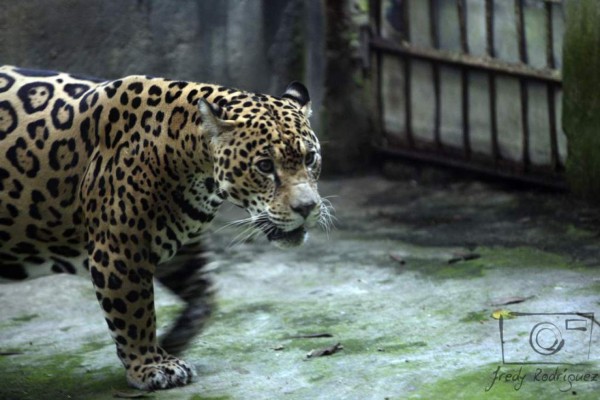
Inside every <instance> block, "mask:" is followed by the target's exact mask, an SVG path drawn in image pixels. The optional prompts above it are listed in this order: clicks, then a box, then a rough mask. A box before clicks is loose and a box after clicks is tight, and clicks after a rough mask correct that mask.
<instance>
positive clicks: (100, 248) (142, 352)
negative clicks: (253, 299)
mask: <svg viewBox="0 0 600 400" xmlns="http://www.w3.org/2000/svg"><path fill="white" fill-rule="evenodd" d="M309 114H310V100H309V95H308V92H307V90H306V88H305V87H304V86H302V85H301V84H299V83H292V84H290V86H288V88H287V90H286V91H285V93H284V94H283V96H282V97H273V96H268V95H262V94H254V93H248V92H244V91H240V90H236V89H229V88H225V87H221V86H218V85H210V84H201V83H191V82H182V81H172V80H167V79H161V78H151V77H144V76H131V77H126V78H123V79H119V80H115V81H101V80H95V79H89V78H84V77H77V76H74V75H69V74H65V73H57V72H47V71H32V70H26V69H21V68H15V67H2V68H0V154H1V155H2V157H1V158H0V276H1V277H4V278H9V279H25V278H28V277H32V276H37V275H42V274H46V273H49V272H66V273H78V272H79V271H83V272H85V273H86V274H89V276H91V279H92V282H93V285H94V287H95V290H96V297H97V298H98V301H99V303H100V306H101V309H102V311H103V313H104V317H105V320H106V323H107V325H108V328H109V331H110V333H111V335H112V338H113V339H114V341H115V343H116V346H117V354H118V356H119V358H120V360H121V361H122V363H123V365H124V366H125V368H126V372H127V379H128V382H129V383H130V384H131V385H132V386H135V387H138V388H142V389H164V388H169V387H173V386H180V385H185V384H187V383H189V382H190V380H191V378H192V376H193V374H194V372H193V369H192V367H191V366H190V365H189V364H187V363H185V362H184V361H181V360H179V359H178V358H176V357H175V356H174V355H171V354H177V353H179V352H181V351H182V350H184V349H185V347H186V346H187V344H188V343H189V342H190V340H191V339H192V338H193V337H194V335H195V334H196V333H197V332H199V331H200V329H201V328H202V326H203V324H204V322H205V320H206V319H207V318H208V316H209V315H210V313H211V309H212V307H211V306H212V290H211V283H210V280H209V278H208V277H207V276H206V274H205V273H204V271H203V269H202V266H203V265H204V263H205V261H204V258H203V253H202V240H201V237H202V234H203V232H204V231H205V229H206V227H207V225H208V224H209V223H210V221H211V220H212V219H213V217H214V215H215V212H216V211H217V209H218V208H219V206H220V205H221V203H222V202H223V201H224V200H228V201H230V202H232V203H234V204H236V205H238V206H240V207H243V208H244V209H246V210H247V211H248V212H249V213H250V218H249V219H248V220H247V221H246V222H247V223H248V224H251V225H252V226H254V227H255V228H256V229H259V230H262V231H263V232H264V233H265V234H266V236H267V238H268V239H269V240H271V241H272V242H274V243H275V244H277V245H279V246H280V247H287V246H294V245H298V244H301V243H302V242H303V241H304V239H305V236H306V231H305V229H306V227H310V226H311V225H313V224H314V223H315V222H317V221H318V220H319V218H322V217H323V210H324V207H325V206H324V205H323V202H322V200H321V198H320V197H319V195H318V193H317V186H316V181H317V179H318V176H319V171H320V165H321V158H320V148H319V142H318V140H317V138H316V136H315V134H314V133H313V131H312V130H311V128H310V125H309V122H308V116H309ZM154 277H156V278H158V279H159V280H160V281H161V282H162V283H164V284H165V285H166V286H167V287H169V288H170V289H171V290H173V292H174V293H176V294H178V295H179V296H180V297H181V298H182V299H183V300H184V301H185V302H186V304H187V307H186V308H185V310H184V311H183V313H182V314H181V316H180V317H179V318H178V319H177V321H176V322H175V326H174V328H173V329H172V330H171V331H170V332H169V333H168V334H167V335H166V336H165V337H164V338H163V340H162V341H161V344H160V345H159V344H158V341H157V338H156V328H155V325H156V323H155V311H154V295H153V293H154V292H153V278H154Z"/></svg>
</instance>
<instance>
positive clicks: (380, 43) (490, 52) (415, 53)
mask: <svg viewBox="0 0 600 400" xmlns="http://www.w3.org/2000/svg"><path fill="white" fill-rule="evenodd" d="M382 1H383V0H370V10H371V11H370V12H371V15H370V17H371V27H370V28H369V29H368V32H369V34H367V31H363V32H362V34H361V36H362V37H363V39H368V40H367V43H368V44H367V45H364V47H363V51H362V57H363V60H364V63H365V68H369V67H370V66H371V63H372V60H371V57H373V59H374V64H375V66H376V91H377V107H378V113H379V118H380V120H379V122H380V126H381V127H382V128H384V123H383V94H382V59H383V55H393V56H398V57H400V58H402V60H403V63H402V69H403V74H404V77H405V79H404V81H405V85H404V89H403V90H404V96H405V102H404V103H405V110H404V111H405V118H406V120H405V129H406V132H405V136H406V141H402V142H400V143H398V140H396V141H394V140H393V139H392V140H387V141H386V140H384V141H383V142H384V143H385V144H384V143H378V144H377V145H376V148H377V149H379V150H381V151H383V152H384V153H387V154H396V155H399V156H402V157H405V158H409V159H413V160H420V161H426V162H433V163H436V164H442V165H449V166H454V167H459V168H464V169H468V170H472V171H476V172H480V173H486V174H491V175H494V176H498V177H503V178H512V179H517V180H521V181H523V182H527V183H534V184H539V185H543V186H548V187H553V188H560V189H564V188H565V187H566V186H565V183H564V180H563V171H564V166H563V165H562V164H561V162H560V157H559V152H558V138H557V135H558V129H557V123H556V107H555V97H556V92H557V91H558V90H560V89H561V86H562V78H561V72H560V71H559V70H557V69H556V61H555V55H554V48H553V40H554V29H553V22H552V20H553V13H554V12H555V8H556V7H562V1H561V0H536V1H540V2H544V3H545V5H544V7H545V20H546V21H545V24H546V43H547V48H546V66H545V68H542V69H539V68H534V67H532V66H531V65H529V64H528V61H529V57H528V52H527V41H526V38H525V26H524V11H523V8H524V0H514V12H515V22H516V32H517V40H518V49H519V60H520V63H509V62H506V61H503V60H501V59H499V58H497V56H496V51H495V40H494V20H495V16H494V0H485V24H486V36H487V37H486V55H485V56H484V57H478V56H474V55H472V54H470V52H469V42H468V34H467V18H466V1H465V0H429V11H430V15H429V19H430V35H431V43H432V44H433V46H432V47H431V48H423V47H417V46H414V45H413V44H411V42H410V26H409V23H410V21H409V18H408V15H409V9H408V7H409V4H410V2H409V1H407V0H404V1H402V9H401V10H402V12H401V14H402V28H403V29H402V32H400V35H401V39H402V40H401V41H391V40H389V39H385V38H383V37H382V35H381V4H382ZM440 1H454V2H455V4H456V11H457V14H458V21H459V30H460V44H461V51H460V52H448V51H444V50H440V49H439V43H440V38H439V26H438V23H437V21H438V20H439V19H438V15H437V13H438V4H439V2H440ZM496 1H498V0H496ZM501 1H507V0H501ZM413 59H416V60H423V61H427V62H429V63H430V64H431V65H432V71H433V75H432V76H433V89H434V95H435V99H434V141H433V142H432V143H429V142H427V143H418V146H417V144H416V143H415V138H414V135H413V131H412V101H411V84H412V83H411V69H412V65H411V60H413ZM441 65H444V66H451V67H454V68H458V69H460V71H461V99H460V101H461V102H462V110H463V112H462V129H463V133H462V134H463V138H462V148H449V147H448V146H444V145H442V142H441V138H440V121H441V117H440V109H441V94H440V66H441ZM471 70H478V71H483V72H485V73H487V76H488V88H489V100H490V101H489V104H490V107H489V112H490V127H491V128H490V136H491V149H490V154H487V155H481V154H473V152H472V150H471V131H470V124H469V100H470V94H469V76H470V71H471ZM499 75H503V76H509V77H513V78H514V79H517V80H518V81H519V88H520V99H519V100H520V107H521V116H522V120H521V126H522V135H521V137H522V141H523V142H522V148H523V152H522V155H521V159H520V160H519V161H518V162H515V161H511V160H507V159H503V158H502V156H501V153H500V146H499V141H498V123H499V121H498V110H497V92H496V89H497V88H496V85H497V82H496V77H497V76H499ZM531 81H536V82H541V83H543V84H544V85H545V86H546V91H547V100H548V120H549V132H548V134H549V135H550V146H551V148H550V155H551V165H548V166H545V167H542V166H534V165H532V164H531V161H530V156H529V151H530V143H529V140H530V126H529V121H528V113H529V101H530V99H529V90H528V82H531ZM383 134H384V138H386V139H391V138H390V137H389V136H390V135H389V134H388V133H386V132H385V130H384V132H383ZM386 142H387V143H386Z"/></svg>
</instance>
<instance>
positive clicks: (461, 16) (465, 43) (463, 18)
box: [456, 0, 469, 54]
mask: <svg viewBox="0 0 600 400" xmlns="http://www.w3.org/2000/svg"><path fill="white" fill-rule="evenodd" d="M456 8H457V11H458V26H459V30H460V48H461V50H462V52H463V53H466V54H469V35H468V33H467V9H466V5H465V0H456Z"/></svg>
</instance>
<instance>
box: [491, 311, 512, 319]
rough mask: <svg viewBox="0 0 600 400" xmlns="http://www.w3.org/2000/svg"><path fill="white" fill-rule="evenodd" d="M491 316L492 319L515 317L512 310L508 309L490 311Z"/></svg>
mask: <svg viewBox="0 0 600 400" xmlns="http://www.w3.org/2000/svg"><path fill="white" fill-rule="evenodd" d="M492 318H494V319H500V318H503V319H513V318H515V316H514V315H513V313H512V311H509V310H495V311H494V312H493V313H492Z"/></svg>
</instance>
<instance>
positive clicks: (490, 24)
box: [485, 0, 501, 162]
mask: <svg viewBox="0 0 600 400" xmlns="http://www.w3.org/2000/svg"><path fill="white" fill-rule="evenodd" d="M485 30H486V53H487V56H488V57H490V58H493V57H495V55H496V49H495V44H494V0H486V1H485ZM488 87H489V95H490V133H491V135H492V154H493V157H494V161H495V162H498V160H500V158H501V157H500V145H499V143H498V112H497V106H496V77H495V75H494V73H493V72H492V71H489V73H488Z"/></svg>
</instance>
